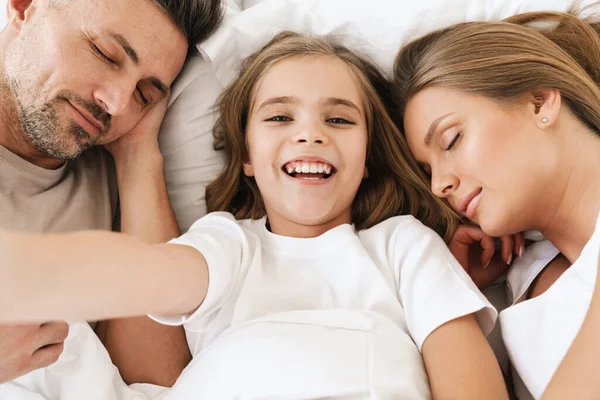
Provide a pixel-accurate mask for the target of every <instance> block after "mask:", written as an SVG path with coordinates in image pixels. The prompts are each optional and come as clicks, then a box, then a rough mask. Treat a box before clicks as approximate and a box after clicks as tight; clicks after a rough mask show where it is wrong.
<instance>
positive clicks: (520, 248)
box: [499, 232, 525, 265]
mask: <svg viewBox="0 0 600 400" xmlns="http://www.w3.org/2000/svg"><path fill="white" fill-rule="evenodd" d="M499 239H500V242H501V244H502V246H501V250H500V253H501V257H502V259H503V260H504V262H506V263H507V264H508V265H510V264H511V263H512V261H513V259H514V256H518V257H523V255H524V254H525V236H524V235H523V233H522V232H519V233H516V234H514V235H505V236H501V237H500V238H499Z"/></svg>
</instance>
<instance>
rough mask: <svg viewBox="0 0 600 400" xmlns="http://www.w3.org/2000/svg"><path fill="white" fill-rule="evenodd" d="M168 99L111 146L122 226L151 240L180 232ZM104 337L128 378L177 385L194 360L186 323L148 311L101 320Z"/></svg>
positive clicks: (128, 231) (102, 339) (164, 240)
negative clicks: (165, 150)
mask: <svg viewBox="0 0 600 400" xmlns="http://www.w3.org/2000/svg"><path fill="white" fill-rule="evenodd" d="M166 104H167V102H166V100H164V101H163V102H162V104H159V105H157V106H155V108H154V109H153V110H151V111H150V112H149V113H148V115H147V116H145V117H144V119H143V120H142V121H140V123H139V124H138V126H136V127H135V128H134V130H133V131H132V132H129V133H128V134H127V135H125V136H124V137H123V138H122V139H120V142H119V143H116V144H113V145H111V147H110V151H111V153H112V154H113V157H114V159H115V166H116V170H117V181H118V186H119V199H120V210H121V231H122V232H125V233H128V234H131V235H134V236H136V237H138V238H140V239H142V240H145V241H146V242H148V243H158V242H166V241H168V240H170V239H172V238H174V237H176V236H178V235H179V228H178V226H177V222H176V220H175V215H174V214H173V210H172V208H171V204H170V202H169V197H168V194H167V188H166V184H165V178H164V172H163V157H162V155H161V153H160V150H159V147H158V139H157V138H158V130H159V127H160V123H161V121H162V118H163V116H164V113H165V111H166ZM96 332H97V334H98V337H99V338H100V340H101V341H102V343H103V344H104V346H105V347H106V349H107V351H108V353H109V354H110V357H111V359H112V361H113V363H114V364H115V366H116V367H117V368H118V369H119V372H120V373H121V376H122V378H123V380H124V381H125V382H127V383H128V384H131V383H137V382H144V383H154V384H158V385H162V386H172V385H173V384H174V383H175V380H176V379H177V378H178V377H179V375H180V374H181V371H183V369H184V368H185V367H186V366H187V364H188V363H189V362H190V360H191V354H190V351H189V348H188V345H187V341H186V337H185V331H184V329H183V326H175V327H173V326H167V325H162V324H159V323H157V322H155V321H152V320H151V319H150V318H148V317H145V316H144V317H136V318H124V319H112V320H107V321H100V322H99V323H98V326H97V327H96Z"/></svg>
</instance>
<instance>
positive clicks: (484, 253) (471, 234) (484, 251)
mask: <svg viewBox="0 0 600 400" xmlns="http://www.w3.org/2000/svg"><path fill="white" fill-rule="evenodd" d="M476 242H479V245H480V246H481V258H480V262H481V265H483V266H487V265H488V264H489V263H490V260H491V259H492V257H493V256H494V252H495V251H496V249H495V243H494V238H493V237H491V236H490V235H487V234H485V233H484V232H483V231H482V230H481V228H480V227H478V226H472V225H462V226H461V227H459V228H458V229H457V230H456V233H455V234H454V236H453V237H452V242H451V250H452V246H454V248H455V249H457V250H458V249H461V250H462V251H468V248H469V246H471V245H472V244H473V243H476ZM453 253H454V251H453Z"/></svg>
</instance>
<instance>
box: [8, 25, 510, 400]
mask: <svg viewBox="0 0 600 400" xmlns="http://www.w3.org/2000/svg"><path fill="white" fill-rule="evenodd" d="M243 71H244V72H243V73H242V74H241V76H240V77H239V78H238V79H237V80H236V81H235V82H233V84H232V85H231V86H230V87H229V88H228V89H227V90H226V91H225V93H224V94H223V96H222V98H221V101H220V111H221V117H220V120H219V122H218V123H217V125H216V128H215V134H216V138H217V142H216V145H217V148H218V149H222V150H223V151H224V152H225V155H226V160H227V166H226V168H225V170H224V171H223V173H222V175H221V176H220V177H219V178H218V179H217V180H216V181H215V182H214V183H213V184H212V185H211V186H210V187H209V188H208V190H207V199H208V205H209V208H210V209H212V210H218V211H217V212H213V213H211V214H209V215H207V216H206V217H204V218H201V219H200V220H198V221H197V222H196V223H195V224H194V225H193V226H192V227H191V228H190V230H189V231H188V232H187V233H186V234H184V235H183V236H181V237H180V238H178V239H174V240H172V241H171V242H170V243H169V244H160V245H150V244H145V243H143V242H141V241H138V240H136V239H134V238H131V237H128V236H125V235H121V234H116V233H100V232H87V233H76V234H70V235H47V236H45V235H41V236H35V235H25V234H14V233H3V234H2V240H0V243H1V245H0V246H2V249H0V254H1V256H0V257H1V262H0V265H1V266H2V267H1V268H0V282H13V284H12V285H10V286H9V285H2V284H1V283H0V285H2V288H1V290H0V306H1V308H0V321H3V322H4V321H38V320H47V319H49V318H87V319H98V318H106V317H119V316H126V315H139V314H144V313H151V314H153V315H154V318H155V319H157V320H158V321H160V322H163V323H167V324H184V325H185V327H186V330H187V333H188V341H189V345H190V347H191V350H192V354H194V358H195V359H194V360H193V362H192V364H191V365H190V367H189V368H188V369H187V370H186V372H184V375H183V376H182V377H181V378H180V381H179V383H178V385H176V386H175V388H174V389H173V392H172V393H174V396H175V397H177V396H176V395H175V394H176V393H178V392H177V391H178V390H181V391H183V390H184V389H180V388H182V387H190V386H193V387H194V393H195V395H203V396H205V397H206V398H234V397H235V398H238V397H240V396H241V397H247V398H292V397H293V398H342V397H343V398H366V397H372V398H419V399H421V398H430V397H432V396H433V397H435V398H440V397H443V398H460V399H484V398H485V399H496V398H498V399H501V398H507V393H506V388H505V386H504V382H503V379H502V375H501V372H500V368H499V366H498V364H497V362H496V360H495V357H494V354H493V353H492V351H491V349H490V347H489V345H488V343H487V341H486V339H485V336H484V333H483V332H482V330H483V331H485V332H489V330H490V329H491V328H492V326H493V324H494V319H495V316H496V314H495V310H494V309H493V308H492V307H491V305H490V304H489V303H488V302H487V300H486V299H485V297H484V296H482V295H481V293H480V292H479V291H478V290H477V288H476V287H475V285H474V284H473V282H472V281H471V280H470V278H469V277H468V275H467V274H466V273H465V271H464V270H463V268H462V267H461V266H460V265H459V264H458V262H457V261H456V260H455V259H454V257H453V256H452V255H451V253H450V252H449V250H448V248H447V247H446V245H445V244H444V242H443V240H442V238H441V237H440V236H438V234H436V233H435V232H434V230H432V229H430V228H428V227H426V226H425V225H424V224H423V223H421V222H419V221H418V220H417V219H415V218H414V217H412V216H409V215H408V214H409V213H410V214H414V215H416V216H417V217H418V218H420V219H421V220H422V221H423V222H425V223H426V224H428V225H430V226H431V227H432V228H435V229H436V230H438V231H439V232H440V233H442V234H445V233H446V230H451V227H452V224H453V223H454V220H453V215H452V213H450V212H448V213H446V214H440V213H439V212H436V211H435V210H437V209H438V204H437V202H438V200H436V199H435V197H434V196H432V195H431V194H430V193H429V191H428V188H427V186H425V185H424V184H423V183H421V182H420V180H419V178H418V176H417V175H416V174H415V173H413V172H411V165H409V164H408V162H407V161H405V158H404V157H403V155H407V154H408V153H407V151H408V149H407V148H406V147H405V146H404V145H403V144H402V143H403V142H402V140H400V139H401V137H400V135H399V132H398V131H397V129H396V128H395V126H394V124H393V122H392V121H391V119H390V118H389V116H388V115H387V113H386V109H385V107H384V105H383V102H382V101H381V99H380V97H379V95H382V96H384V97H385V96H387V95H389V93H388V92H387V88H388V87H389V85H388V82H386V80H385V79H384V78H383V76H382V75H381V73H380V72H378V70H377V69H376V68H375V67H374V66H373V65H372V64H371V63H370V62H369V61H367V60H365V59H363V58H360V57H358V56H357V55H355V54H353V53H352V52H350V51H348V50H347V49H345V48H344V47H341V46H338V45H335V44H333V43H331V42H329V41H328V40H326V39H319V38H308V37H303V36H299V35H296V34H293V33H282V34H280V35H278V36H277V37H276V38H275V39H273V41H272V42H270V43H269V44H268V45H266V46H265V47H264V48H263V49H262V50H261V51H260V52H259V53H258V54H256V55H255V56H253V57H251V58H250V59H249V60H248V61H247V62H246V64H245V65H244V68H243ZM400 214H405V215H400ZM30 249H35V251H30ZM49 281H52V282H53V284H52V285H47V284H46V283H47V282H49ZM14 283H16V284H14ZM11 299H19V301H18V302H17V303H16V304H15V303H14V302H11V301H10V300H11ZM10 303H12V304H13V305H12V306H10V305H9V304H10ZM428 376H429V377H428ZM181 393H183V392H181ZM186 393H187V392H186ZM182 396H183V394H182ZM177 398H179V397H177Z"/></svg>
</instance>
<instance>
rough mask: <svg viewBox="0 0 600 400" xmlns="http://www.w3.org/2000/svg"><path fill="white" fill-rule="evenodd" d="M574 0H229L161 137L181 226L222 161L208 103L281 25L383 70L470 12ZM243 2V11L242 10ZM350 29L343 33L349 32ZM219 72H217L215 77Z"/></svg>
mask: <svg viewBox="0 0 600 400" xmlns="http://www.w3.org/2000/svg"><path fill="white" fill-rule="evenodd" d="M572 3H573V1H572V0H418V1H401V0H369V1H365V0H229V2H228V7H229V9H230V12H229V13H228V15H227V19H226V21H225V23H224V24H223V26H222V27H221V28H220V29H219V30H218V31H217V33H216V34H215V35H214V36H213V37H212V38H211V39H209V40H208V41H207V42H205V43H204V44H203V45H200V46H199V50H200V51H201V52H202V53H203V54H205V55H206V56H207V57H209V58H210V59H211V60H212V64H213V66H214V71H213V70H212V69H211V66H210V65H209V64H208V63H207V62H206V61H203V60H202V59H201V58H200V57H196V58H194V59H192V60H191V61H190V62H189V63H188V64H187V65H186V66H185V67H184V70H183V72H182V74H181V76H180V77H179V78H178V80H177V81H176V83H175V85H174V87H173V95H172V97H171V105H170V107H169V110H168V112H167V116H166V118H165V121H164V123H163V127H162V134H161V138H160V144H161V147H162V150H163V152H164V153H165V172H166V179H167V186H168V188H169V195H170V198H171V202H172V204H173V208H174V210H175V214H176V216H177V220H178V222H179V225H180V227H181V229H182V231H186V230H187V229H188V228H189V227H190V225H191V224H192V223H193V222H194V221H195V220H196V219H197V218H199V217H201V216H202V215H204V214H205V213H206V205H205V204H204V190H205V188H206V185H207V184H208V183H209V182H210V181H211V180H212V179H214V177H215V176H216V175H217V174H218V172H219V171H220V169H221V168H222V163H223V160H222V159H221V156H220V154H216V153H215V152H214V151H213V150H212V125H213V123H214V121H215V118H216V115H214V113H213V104H214V101H215V99H216V98H217V96H218V95H219V92H220V91H221V89H222V87H224V86H225V85H226V84H227V83H229V82H230V81H231V79H233V78H234V77H235V76H236V75H237V73H238V66H239V64H240V61H241V60H242V59H244V58H245V57H247V56H248V55H250V54H251V53H252V52H254V51H256V50H258V49H259V48H260V47H261V46H263V45H264V44H265V43H266V42H268V41H269V40H270V39H271V38H272V37H273V35H275V34H276V33H278V32H280V31H281V30H285V29H288V30H294V31H297V32H305V33H312V34H335V35H340V36H344V37H345V39H344V41H345V43H346V44H347V45H348V46H351V47H353V48H356V49H358V50H362V51H363V52H366V53H368V54H369V55H371V57H372V58H373V59H374V60H375V61H376V62H377V63H378V64H379V65H380V66H381V67H382V68H383V69H384V70H386V71H388V72H389V71H390V68H391V65H392V62H393V60H394V57H395V55H396V53H397V52H398V50H399V48H400V45H401V44H402V43H404V42H405V41H406V40H410V39H413V38H415V37H417V36H418V35H423V34H425V33H427V32H429V31H432V30H434V29H437V28H440V27H443V26H446V25H450V24H453V23H457V22H461V21H467V20H498V19H502V18H505V17H508V16H510V15H514V14H517V13H520V12H525V11H534V10H557V11H565V10H567V9H568V8H569V7H570V6H571V4H572ZM239 10H241V11H239ZM346 35H348V36H346ZM217 76H218V79H217V78H216V77H217Z"/></svg>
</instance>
